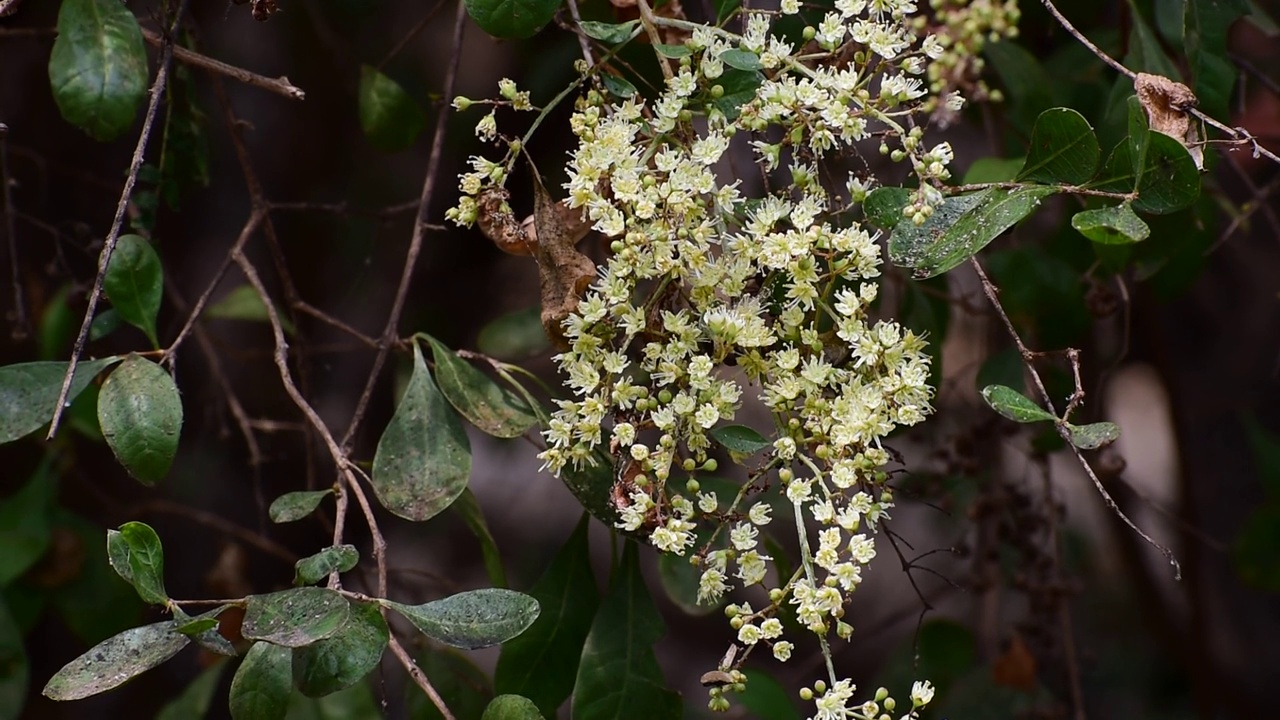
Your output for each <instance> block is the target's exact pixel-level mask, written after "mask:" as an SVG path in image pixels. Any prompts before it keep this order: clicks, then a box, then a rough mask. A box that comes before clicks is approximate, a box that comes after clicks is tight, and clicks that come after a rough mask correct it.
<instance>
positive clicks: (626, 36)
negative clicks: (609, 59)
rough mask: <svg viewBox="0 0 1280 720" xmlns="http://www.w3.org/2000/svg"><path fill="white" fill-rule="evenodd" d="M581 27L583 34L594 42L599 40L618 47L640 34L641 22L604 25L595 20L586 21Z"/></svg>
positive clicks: (631, 21) (632, 21)
mask: <svg viewBox="0 0 1280 720" xmlns="http://www.w3.org/2000/svg"><path fill="white" fill-rule="evenodd" d="M579 26H580V27H581V28H582V33H583V34H584V35H586V36H587V37H589V38H591V39H593V40H599V41H600V42H602V43H605V44H606V45H617V44H618V43H620V42H626V41H627V40H630V39H631V38H632V37H635V36H636V35H637V34H638V33H639V29H638V28H639V27H640V21H639V20H628V21H627V22H624V23H602V22H595V21H594V20H584V21H582V22H581V23H580V24H579Z"/></svg>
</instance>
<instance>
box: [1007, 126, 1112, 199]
mask: <svg viewBox="0 0 1280 720" xmlns="http://www.w3.org/2000/svg"><path fill="white" fill-rule="evenodd" d="M1101 152H1102V151H1101V149H1100V148H1099V147H1098V138H1097V136H1096V135H1094V134H1093V128H1092V127H1091V126H1090V125H1089V121H1087V120H1085V119H1084V116H1083V115H1081V114H1080V113H1078V112H1076V111H1075V110H1072V109H1071V108H1053V109H1051V110H1045V111H1044V112H1042V113H1040V117H1038V118H1036V125H1035V129H1034V130H1032V132H1031V147H1030V148H1028V149H1027V160H1026V162H1025V163H1024V164H1023V166H1022V171H1021V172H1019V173H1018V178H1017V179H1018V180H1028V181H1032V182H1042V183H1050V184H1054V183H1057V184H1066V185H1079V184H1080V183H1084V182H1088V181H1089V180H1090V179H1092V178H1093V175H1094V173H1096V172H1097V171H1098V156H1099V155H1100V154H1101Z"/></svg>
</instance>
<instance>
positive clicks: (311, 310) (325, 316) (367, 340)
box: [293, 301, 378, 348]
mask: <svg viewBox="0 0 1280 720" xmlns="http://www.w3.org/2000/svg"><path fill="white" fill-rule="evenodd" d="M293 307H294V309H295V310H298V311H301V312H304V313H306V314H308V315H310V316H311V317H313V318H316V319H317V320H320V321H322V322H324V323H325V324H328V325H332V326H333V327H336V328H338V329H339V330H341V331H343V332H345V333H347V334H348V335H350V336H351V337H354V338H355V339H357V340H359V341H360V342H362V343H364V344H365V345H368V346H369V347H374V348H376V347H378V341H377V340H374V339H373V338H371V337H369V336H368V335H365V334H364V333H362V332H360V331H359V330H357V329H355V328H353V327H351V326H350V325H348V324H347V323H345V322H343V321H341V320H339V319H338V318H336V317H334V316H332V315H330V314H329V313H326V312H325V311H323V310H321V309H319V308H317V307H313V306H312V305H310V304H308V303H306V302H303V301H298V302H297V303H295V304H294V306H293Z"/></svg>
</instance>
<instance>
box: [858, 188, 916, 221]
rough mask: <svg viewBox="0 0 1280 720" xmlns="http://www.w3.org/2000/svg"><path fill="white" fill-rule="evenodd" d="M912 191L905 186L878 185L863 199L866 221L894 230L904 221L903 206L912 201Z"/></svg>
mask: <svg viewBox="0 0 1280 720" xmlns="http://www.w3.org/2000/svg"><path fill="white" fill-rule="evenodd" d="M911 195H912V192H911V191H910V190H908V189H906V188H903V187H878V188H876V189H875V190H872V191H871V192H870V193H868V194H867V199H866V200H863V201H862V212H863V214H864V217H865V219H866V220H865V221H866V222H867V223H870V224H871V225H874V226H876V227H878V228H881V229H883V230H892V229H894V228H896V227H897V226H898V223H900V222H902V208H904V207H906V206H907V203H909V202H911Z"/></svg>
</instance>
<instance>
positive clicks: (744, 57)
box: [720, 50, 764, 70]
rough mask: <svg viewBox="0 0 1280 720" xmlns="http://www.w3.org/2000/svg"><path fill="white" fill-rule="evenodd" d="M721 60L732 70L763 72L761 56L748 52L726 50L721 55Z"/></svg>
mask: <svg viewBox="0 0 1280 720" xmlns="http://www.w3.org/2000/svg"><path fill="white" fill-rule="evenodd" d="M720 60H721V61H722V62H723V63H724V64H725V65H728V66H729V67H731V68H737V69H739V70H763V69H764V65H761V64H760V56H759V55H756V54H755V53H753V52H749V51H747V50H725V51H724V52H722V53H720Z"/></svg>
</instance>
